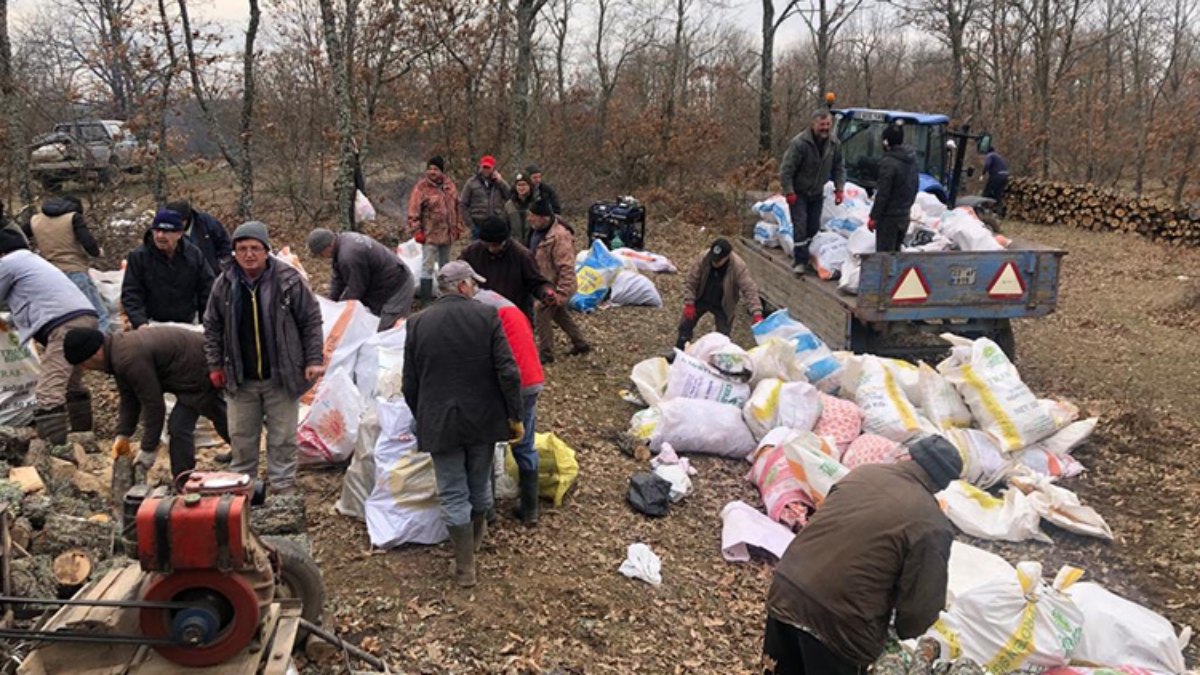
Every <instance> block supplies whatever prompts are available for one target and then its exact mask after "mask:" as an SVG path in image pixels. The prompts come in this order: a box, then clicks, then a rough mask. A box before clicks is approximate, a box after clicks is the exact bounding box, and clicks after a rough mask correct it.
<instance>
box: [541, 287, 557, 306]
mask: <svg viewBox="0 0 1200 675" xmlns="http://www.w3.org/2000/svg"><path fill="white" fill-rule="evenodd" d="M542 304H543V305H545V306H547V307H554V306H556V305H558V293H556V292H555V291H553V290H550V291H547V293H546V295H545V296H543V297H542Z"/></svg>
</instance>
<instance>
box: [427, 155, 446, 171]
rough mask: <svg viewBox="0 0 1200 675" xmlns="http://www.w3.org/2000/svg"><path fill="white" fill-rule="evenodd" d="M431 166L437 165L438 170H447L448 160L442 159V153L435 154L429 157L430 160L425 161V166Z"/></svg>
mask: <svg viewBox="0 0 1200 675" xmlns="http://www.w3.org/2000/svg"><path fill="white" fill-rule="evenodd" d="M431 166H436V167H437V168H438V171H445V170H446V160H444V159H442V156H441V155H434V156H433V157H430V158H429V161H428V162H425V168H427V169H428V168H429V167H431Z"/></svg>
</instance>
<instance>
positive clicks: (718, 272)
mask: <svg viewBox="0 0 1200 675" xmlns="http://www.w3.org/2000/svg"><path fill="white" fill-rule="evenodd" d="M738 296H741V299H742V302H744V303H745V304H746V307H747V308H748V309H749V310H750V314H751V315H753V317H754V323H758V322H759V321H762V318H763V315H762V301H761V300H760V299H759V297H758V286H757V285H755V283H754V279H753V278H751V277H750V270H748V269H747V268H746V263H745V261H743V260H742V259H741V257H740V256H738V254H736V253H734V252H733V247H732V246H731V245H730V244H729V240H727V239H724V238H722V239H717V240H716V241H714V242H713V243H712V246H709V247H708V250H707V251H705V252H704V253H703V254H702V255H701V256H700V258H699V259H697V260H696V262H695V264H693V265H692V269H691V271H689V272H688V276H687V283H685V284H684V285H683V320H682V321H680V322H679V337H678V339H676V340H675V346H676V347H678V348H679V349H683V348H685V347H687V343H688V341H689V340H691V339H692V333H693V332H694V331H695V329H696V324H697V323H699V322H700V318H701V317H703V316H704V315H705V314H708V313H709V312H711V313H712V315H713V320H715V321H716V323H717V331H718V332H720V333H722V334H724V335H729V334H730V332H731V331H732V330H733V316H734V310H736V309H737V302H738Z"/></svg>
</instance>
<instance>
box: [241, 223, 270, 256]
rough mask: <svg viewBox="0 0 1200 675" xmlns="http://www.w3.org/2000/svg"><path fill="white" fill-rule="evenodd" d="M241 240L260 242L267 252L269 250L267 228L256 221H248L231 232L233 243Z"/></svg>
mask: <svg viewBox="0 0 1200 675" xmlns="http://www.w3.org/2000/svg"><path fill="white" fill-rule="evenodd" d="M241 239H257V240H258V241H260V242H262V245H263V246H266V247H267V250H268V251H270V250H271V239H270V238H269V237H268V236H267V226H266V224H265V223H262V222H260V221H257V220H250V221H247V222H244V223H242V224H241V225H238V226H237V229H236V230H234V231H233V243H234V244H236V243H238V241H239V240H241Z"/></svg>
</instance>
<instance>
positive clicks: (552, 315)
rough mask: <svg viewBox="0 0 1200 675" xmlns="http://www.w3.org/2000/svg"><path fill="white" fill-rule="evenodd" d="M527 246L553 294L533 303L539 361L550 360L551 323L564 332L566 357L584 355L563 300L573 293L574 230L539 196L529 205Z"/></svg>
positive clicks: (583, 344) (584, 344)
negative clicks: (569, 344) (566, 347)
mask: <svg viewBox="0 0 1200 675" xmlns="http://www.w3.org/2000/svg"><path fill="white" fill-rule="evenodd" d="M528 218H529V227H530V228H532V230H533V231H532V232H531V233H530V235H529V248H530V249H531V250H533V257H534V259H535V260H537V264H538V269H539V270H540V271H541V273H542V276H543V277H545V279H546V280H547V281H548V282H549V283H550V285H551V286H553V287H554V297H553V298H547V300H545V301H542V302H540V303H538V304H537V305H536V306H535V309H534V312H535V319H536V320H535V321H534V326H535V327H536V328H537V340H538V350H539V352H541V358H542V363H553V362H554V326H553V325H552V324H558V326H559V328H562V329H563V332H565V333H566V334H567V337H568V338H569V339H570V340H571V350H570V351H568V352H567V356H575V355H576V354H586V353H588V352H590V351H591V350H592V347H591V345H589V344H588V343H587V340H584V339H583V333H582V332H580V330H579V327H578V326H576V325H575V320H574V319H572V318H571V315H570V314H568V313H567V303H568V302H569V301H570V300H571V297H572V296H574V295H575V290H576V288H577V282H576V280H575V230H573V229H571V226H570V225H568V224H567V222H566V221H564V220H563V219H562V218H559V217H558V216H556V215H554V211H553V210H552V209H551V208H550V204H549V202H547V201H546V200H544V199H539V200H537V201H536V202H534V203H533V204H532V205H531V206H530V207H529V216H528Z"/></svg>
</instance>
